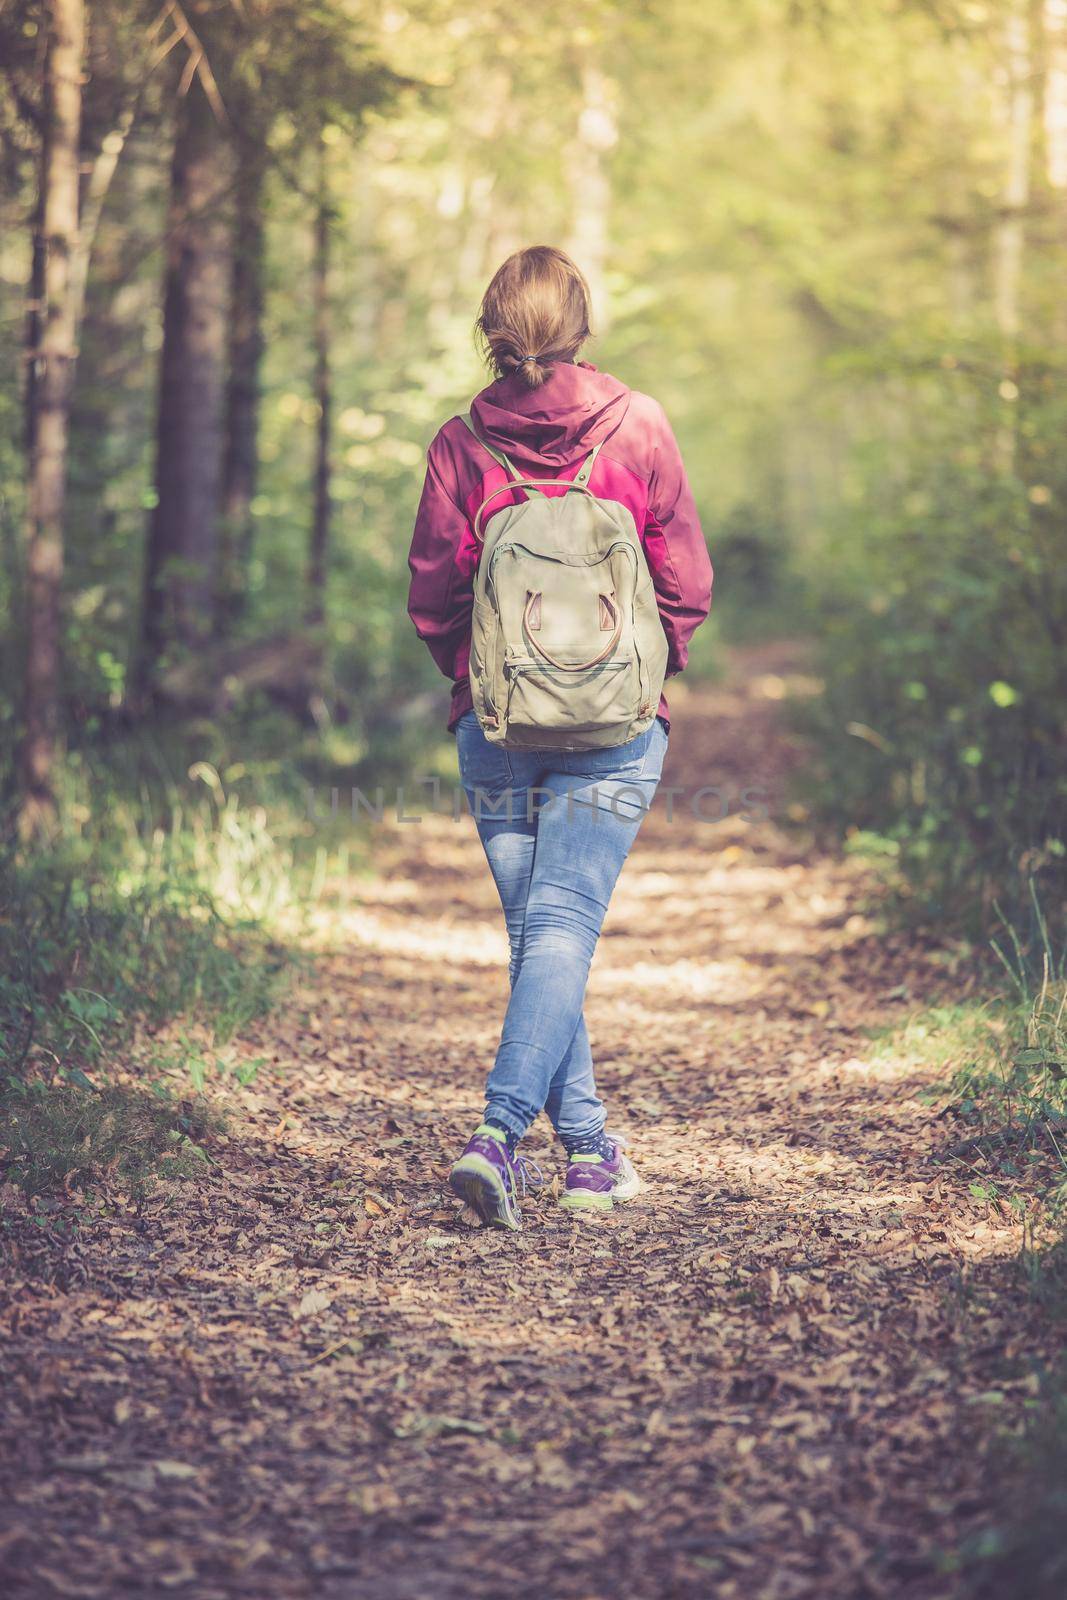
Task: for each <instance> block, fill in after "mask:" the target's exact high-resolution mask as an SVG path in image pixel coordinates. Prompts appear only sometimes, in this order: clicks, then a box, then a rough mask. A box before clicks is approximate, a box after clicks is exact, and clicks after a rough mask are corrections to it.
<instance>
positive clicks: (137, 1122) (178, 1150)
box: [0, 1078, 220, 1196]
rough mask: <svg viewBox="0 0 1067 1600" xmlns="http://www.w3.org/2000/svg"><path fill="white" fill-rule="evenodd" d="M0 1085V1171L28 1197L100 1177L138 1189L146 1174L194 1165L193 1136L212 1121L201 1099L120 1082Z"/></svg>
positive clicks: (197, 1149)
mask: <svg viewBox="0 0 1067 1600" xmlns="http://www.w3.org/2000/svg"><path fill="white" fill-rule="evenodd" d="M0 1085H2V1087H0V1175H2V1179H3V1181H4V1182H7V1183H15V1184H17V1185H18V1186H19V1188H21V1189H22V1190H23V1191H24V1192H25V1193H26V1194H27V1195H30V1196H33V1195H45V1196H47V1195H48V1194H49V1193H51V1192H52V1191H54V1190H57V1189H59V1188H61V1187H63V1188H66V1190H67V1191H68V1192H69V1191H71V1190H72V1189H73V1190H82V1191H83V1190H84V1189H85V1188H86V1186H87V1185H89V1184H91V1183H93V1182H94V1181H97V1180H99V1179H100V1178H101V1177H104V1176H106V1177H107V1178H108V1179H109V1180H111V1181H113V1182H117V1183H118V1184H119V1185H121V1186H122V1187H123V1188H125V1189H127V1190H129V1191H130V1192H132V1193H134V1194H140V1193H142V1192H143V1191H144V1189H145V1187H146V1185H147V1184H148V1182H149V1181H150V1180H151V1179H152V1178H153V1177H156V1176H163V1177H185V1176H188V1175H189V1174H190V1173H193V1172H195V1171H196V1170H198V1168H199V1167H200V1166H202V1164H203V1162H204V1161H205V1160H207V1159H208V1158H207V1157H206V1155H205V1153H204V1151H203V1148H202V1146H201V1141H202V1140H203V1139H205V1138H206V1137H207V1136H208V1135H209V1134H210V1133H211V1132H213V1131H215V1130H216V1129H217V1128H218V1127H219V1126H220V1118H219V1116H218V1114H217V1113H215V1112H213V1111H212V1110H211V1109H210V1108H209V1107H208V1105H207V1104H206V1103H205V1102H203V1101H198V1102H196V1103H193V1102H190V1101H185V1102H180V1103H179V1102H175V1101H173V1100H171V1099H170V1097H169V1096H166V1095H163V1094H160V1093H153V1092H152V1091H151V1090H147V1089H138V1088H136V1087H133V1086H130V1085H127V1084H110V1085H107V1086H106V1087H104V1088H103V1089H95V1088H93V1087H92V1086H91V1085H89V1084H88V1082H85V1083H75V1082H66V1083H58V1084H52V1085H48V1086H46V1085H45V1084H44V1083H43V1082H41V1081H40V1080H36V1081H34V1082H32V1083H29V1084H25V1083H21V1082H19V1081H18V1080H17V1079H11V1078H8V1079H6V1080H0Z"/></svg>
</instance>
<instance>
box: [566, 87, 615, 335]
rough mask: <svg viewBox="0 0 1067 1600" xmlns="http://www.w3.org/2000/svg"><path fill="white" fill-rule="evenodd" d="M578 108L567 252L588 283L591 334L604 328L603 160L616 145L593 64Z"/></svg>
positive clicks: (608, 101)
mask: <svg viewBox="0 0 1067 1600" xmlns="http://www.w3.org/2000/svg"><path fill="white" fill-rule="evenodd" d="M581 84H582V109H581V112H580V113H579V117H578V136H577V139H576V140H575V143H574V148H573V151H572V154H571V159H570V162H569V163H568V172H569V174H570V185H571V229H570V238H569V240H568V249H569V251H570V253H571V255H572V256H573V257H574V259H575V261H576V262H577V263H578V266H579V267H580V268H581V270H582V272H583V273H584V274H585V278H586V281H587V283H588V284H589V296H590V299H591V301H592V304H593V325H594V331H595V332H597V333H603V332H604V331H605V330H606V328H607V324H608V304H607V292H606V287H605V279H604V273H605V268H606V266H607V260H608V244H609V240H608V223H609V219H610V215H611V175H610V173H609V171H608V166H607V157H608V155H609V153H610V152H611V151H612V150H613V149H614V147H615V145H616V144H617V142H618V137H619V131H618V124H617V121H616V117H615V108H614V91H613V85H612V82H611V79H610V78H607V77H606V76H605V75H604V73H603V72H602V71H601V70H600V68H599V67H598V66H597V65H595V63H594V62H592V61H586V62H584V63H583V65H582V68H581Z"/></svg>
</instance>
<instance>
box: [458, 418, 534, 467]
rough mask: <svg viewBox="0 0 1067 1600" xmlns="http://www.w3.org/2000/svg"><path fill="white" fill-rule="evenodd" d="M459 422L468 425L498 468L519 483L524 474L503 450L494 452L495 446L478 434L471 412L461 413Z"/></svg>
mask: <svg viewBox="0 0 1067 1600" xmlns="http://www.w3.org/2000/svg"><path fill="white" fill-rule="evenodd" d="M459 420H460V421H461V422H462V423H464V424H465V425H466V427H468V428H469V429H470V431H471V432H472V433H473V435H474V437H475V438H476V439H477V441H478V443H479V444H480V445H481V447H482V449H483V450H484V451H486V453H487V454H488V455H491V456H492V458H493V460H494V461H495V462H496V464H497V466H498V467H503V469H504V471H505V472H506V473H507V475H508V477H509V478H511V479H512V481H513V482H514V483H518V482H519V480H520V478H521V477H522V473H521V472H519V471H518V470H517V469H516V468H515V467H513V466H512V464H511V462H510V461H509V460H508V458H507V456H506V455H505V454H504V452H503V450H494V449H493V446H492V445H491V444H486V442H485V440H484V439H483V438H482V436H481V434H480V433H479V432H478V430H477V428H476V427H475V426H474V422H473V421H472V419H471V414H470V412H469V411H463V412H461V413H460V418H459Z"/></svg>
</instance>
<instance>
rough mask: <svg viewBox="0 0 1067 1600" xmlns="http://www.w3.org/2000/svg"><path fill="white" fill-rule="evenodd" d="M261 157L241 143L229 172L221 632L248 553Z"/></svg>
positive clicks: (258, 341)
mask: <svg viewBox="0 0 1067 1600" xmlns="http://www.w3.org/2000/svg"><path fill="white" fill-rule="evenodd" d="M264 156H265V152H264V151H263V150H262V149H261V148H258V147H252V146H246V147H245V148H244V149H243V150H242V153H241V158H240V163H239V167H238V173H237V198H236V214H235V217H234V225H233V265H232V271H231V277H230V348H229V378H228V382H227V387H226V444H225V454H224V456H223V463H222V558H221V586H220V606H221V612H222V619H223V627H224V629H225V627H226V625H227V624H228V623H230V622H232V621H233V620H234V619H235V618H237V617H238V616H240V614H241V613H242V612H243V610H244V608H245V602H246V598H247V587H248V565H249V561H250V559H251V555H252V536H253V523H252V501H253V499H254V498H255V493H256V474H257V468H258V464H259V399H260V379H259V372H260V363H261V361H262V359H263V298H264V296H263V270H264V227H263V186H264V179H265V176H266V165H265V160H264Z"/></svg>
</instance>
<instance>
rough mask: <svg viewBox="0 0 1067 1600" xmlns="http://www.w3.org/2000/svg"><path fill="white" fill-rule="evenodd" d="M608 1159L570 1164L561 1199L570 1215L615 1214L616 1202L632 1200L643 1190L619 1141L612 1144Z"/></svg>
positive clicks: (581, 1158) (577, 1159)
mask: <svg viewBox="0 0 1067 1600" xmlns="http://www.w3.org/2000/svg"><path fill="white" fill-rule="evenodd" d="M611 1147H612V1153H611V1156H610V1157H607V1156H592V1155H582V1154H581V1152H580V1151H577V1152H575V1154H574V1155H572V1156H571V1158H570V1161H569V1162H568V1164H567V1183H566V1187H565V1188H564V1190H563V1193H562V1194H561V1195H560V1197H559V1203H560V1205H561V1206H565V1207H566V1209H567V1210H568V1211H611V1210H613V1209H614V1205H615V1201H616V1200H632V1199H633V1197H634V1195H635V1194H637V1192H638V1190H639V1189H640V1188H641V1179H640V1178H639V1177H638V1176H637V1173H636V1172H635V1171H634V1165H633V1162H632V1161H631V1160H630V1158H629V1156H627V1155H625V1154H624V1153H623V1148H622V1143H621V1141H620V1140H618V1139H612V1141H611Z"/></svg>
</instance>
